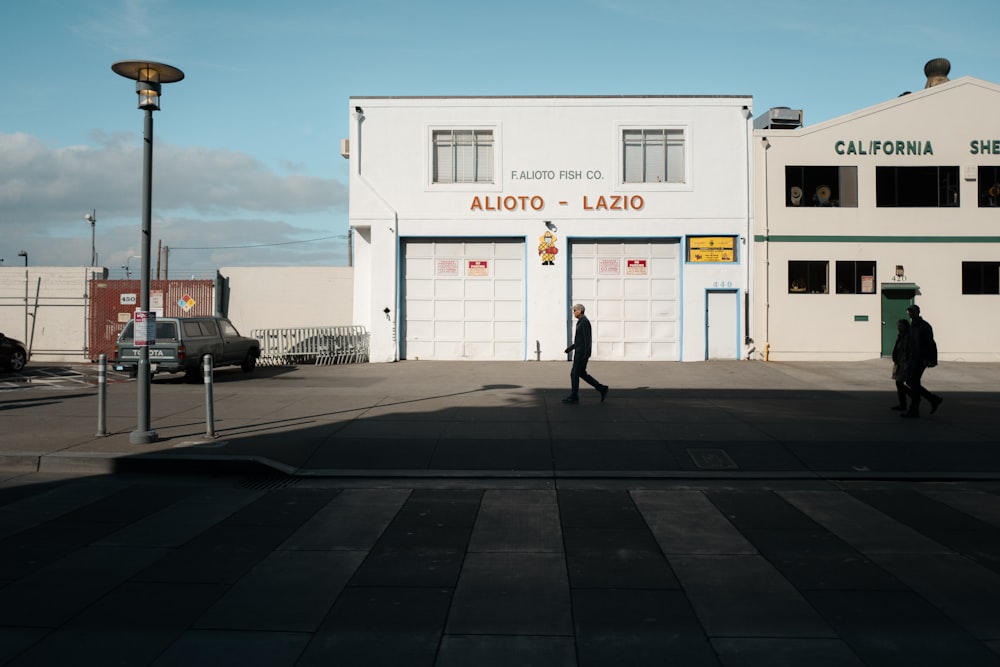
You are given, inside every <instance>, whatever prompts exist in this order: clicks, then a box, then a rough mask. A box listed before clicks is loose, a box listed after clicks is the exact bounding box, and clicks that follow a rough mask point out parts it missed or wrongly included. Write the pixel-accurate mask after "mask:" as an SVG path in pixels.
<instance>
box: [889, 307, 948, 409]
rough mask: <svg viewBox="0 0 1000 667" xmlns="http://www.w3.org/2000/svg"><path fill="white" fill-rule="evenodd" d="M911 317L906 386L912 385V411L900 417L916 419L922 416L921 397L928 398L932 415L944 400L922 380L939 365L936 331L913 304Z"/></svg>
mask: <svg viewBox="0 0 1000 667" xmlns="http://www.w3.org/2000/svg"><path fill="white" fill-rule="evenodd" d="M906 314H907V315H909V316H910V337H909V341H908V349H907V355H906V384H908V385H910V409H909V410H908V411H906V412H904V413H903V414H901V415H900V417H906V418H908V419H916V418H917V417H919V416H920V397H921V396H922V397H924V398H926V399H927V400H928V401H929V402H930V404H931V414H934V413H935V412H936V411H937V409H938V406H939V405H941V402H942V401H943V400H944V399H943V398H941V397H940V396H938V395H936V394H932V393H931V392H929V391H928V390H927V389H926V388H925V387H924V386H923V385H922V384H920V378H921V377H922V376H923V374H924V371H925V370H927V367H928V366H936V365H937V343H935V342H934V329H933V328H931V325H930V323H929V322H927V320H925V319H924V318H922V317H920V306H918V305H917V304H915V303H914V304H911V305H910V307H909V308H907V309H906Z"/></svg>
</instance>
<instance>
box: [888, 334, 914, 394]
mask: <svg viewBox="0 0 1000 667" xmlns="http://www.w3.org/2000/svg"><path fill="white" fill-rule="evenodd" d="M896 332H897V333H896V343H895V345H893V346H892V379H893V380H895V381H896V396H897V397H898V398H899V403H897V404H896V405H894V406H892V409H893V410H902V411H905V410H906V396H907V395H908V394H909V393H910V388H909V387H907V386H906V350H907V348H908V347H909V345H908V343H909V338H910V323H909V321H907V320H899V321H898V322H896Z"/></svg>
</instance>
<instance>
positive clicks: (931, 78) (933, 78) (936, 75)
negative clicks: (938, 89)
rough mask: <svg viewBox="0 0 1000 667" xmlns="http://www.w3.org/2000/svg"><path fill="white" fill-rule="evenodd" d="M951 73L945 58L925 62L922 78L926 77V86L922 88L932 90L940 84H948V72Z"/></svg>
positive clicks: (949, 65) (949, 64)
mask: <svg viewBox="0 0 1000 667" xmlns="http://www.w3.org/2000/svg"><path fill="white" fill-rule="evenodd" d="M950 71H951V63H950V62H948V59H947V58H935V59H934V60H929V61H927V64H926V65H924V76H926V77H927V85H926V86H924V88H933V87H934V86H939V85H941V84H942V83H948V72H950Z"/></svg>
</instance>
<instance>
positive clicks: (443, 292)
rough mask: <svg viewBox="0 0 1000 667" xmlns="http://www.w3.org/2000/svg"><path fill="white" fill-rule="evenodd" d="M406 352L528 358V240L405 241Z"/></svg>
mask: <svg viewBox="0 0 1000 667" xmlns="http://www.w3.org/2000/svg"><path fill="white" fill-rule="evenodd" d="M403 258H404V264H403V271H404V273H403V345H402V350H401V351H402V356H403V358H404V359H441V360H452V359H497V360H513V361H523V360H524V355H525V352H524V242H523V241H519V240H512V241H508V240H500V239H496V240H477V241H475V242H470V241H458V240H440V239H438V240H433V241H432V240H407V241H405V242H404V245H403Z"/></svg>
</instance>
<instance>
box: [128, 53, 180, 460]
mask: <svg viewBox="0 0 1000 667" xmlns="http://www.w3.org/2000/svg"><path fill="white" fill-rule="evenodd" d="M111 69H112V71H114V72H115V74H119V75H121V76H123V77H125V78H126V79H132V80H134V81H135V92H136V94H138V95H139V108H140V109H142V110H143V111H145V112H146V119H145V124H144V126H143V129H144V132H143V161H142V239H141V241H142V254H141V257H142V263H141V267H140V271H141V274H142V275H141V280H142V282H141V283H140V288H139V310H138V311H137V312H136V318H135V320H136V321H135V323H134V325H133V326H134V327H135V329H134V332H133V333H134V335H135V341H136V344H137V345H139V367H138V376H137V380H138V382H139V390H138V405H137V412H138V422H139V423H138V426H137V427H136V430H135V431H133V432H132V433H130V434H129V442H130V443H132V444H133V445H146V444H149V443H152V442H156V440H157V435H156V431H153V430H151V429H150V427H149V380H150V377H149V346H148V341H149V339H150V338H152V339H154V340H155V337H156V323H155V320H152V319H151V318H150V317H149V253H150V239H151V238H152V222H151V218H152V199H153V112H154V111H156V110H158V109H159V108H160V86H161V84H164V83H173V82H174V81H180V80H181V79H183V78H184V72H182V71H180V70H179V69H177V68H176V67H171V66H170V65H164V64H162V63H155V62H150V61H146V60H123V61H120V62H117V63H115V64H114V65H112V66H111ZM140 316H141V317H140ZM140 319H141V320H142V324H143V326H144V327H146V326H147V323H149V324H152V331H149V329H147V330H146V331H143V332H140V330H139V325H140V321H139V320H140ZM147 332H148V333H147ZM140 333H142V336H141V337H140ZM150 334H151V335H150ZM143 343H145V344H143Z"/></svg>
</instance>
